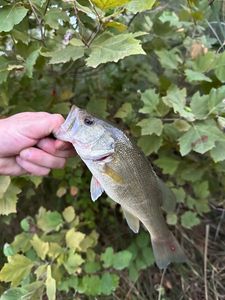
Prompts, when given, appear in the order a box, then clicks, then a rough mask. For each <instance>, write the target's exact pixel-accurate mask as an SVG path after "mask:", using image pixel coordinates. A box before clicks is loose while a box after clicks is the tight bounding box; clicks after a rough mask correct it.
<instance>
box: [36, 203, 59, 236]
mask: <svg viewBox="0 0 225 300" xmlns="http://www.w3.org/2000/svg"><path fill="white" fill-rule="evenodd" d="M62 224H63V220H62V217H61V215H60V214H59V213H58V212H57V211H46V209H45V208H43V207H41V208H40V209H39V213H38V215H37V225H38V227H39V228H40V229H42V230H43V231H44V232H46V233H48V232H51V231H57V230H59V229H60V228H61V227H62Z"/></svg>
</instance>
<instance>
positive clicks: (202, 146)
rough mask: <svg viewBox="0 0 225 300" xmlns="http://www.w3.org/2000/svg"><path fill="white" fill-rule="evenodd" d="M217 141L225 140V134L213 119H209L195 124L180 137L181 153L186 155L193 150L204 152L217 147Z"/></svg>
mask: <svg viewBox="0 0 225 300" xmlns="http://www.w3.org/2000/svg"><path fill="white" fill-rule="evenodd" d="M217 141H224V135H223V133H222V132H221V131H220V130H219V129H218V127H217V126H216V123H215V122H214V121H213V120H208V121H205V122H202V123H199V124H196V125H193V126H192V127H191V129H190V130H188V131H187V132H186V133H185V134H183V135H182V136H181V137H180V138H179V144H180V153H181V155H182V156H184V155H187V154H188V153H189V152H190V151H191V150H193V151H195V152H198V153H201V154H203V153H205V152H207V151H208V150H210V149H212V148H213V147H215V142H217Z"/></svg>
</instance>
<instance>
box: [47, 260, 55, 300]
mask: <svg viewBox="0 0 225 300" xmlns="http://www.w3.org/2000/svg"><path fill="white" fill-rule="evenodd" d="M45 285H46V294H47V297H48V300H55V299H56V281H55V279H54V278H53V277H52V270H51V266H48V267H47V278H46V282H45Z"/></svg>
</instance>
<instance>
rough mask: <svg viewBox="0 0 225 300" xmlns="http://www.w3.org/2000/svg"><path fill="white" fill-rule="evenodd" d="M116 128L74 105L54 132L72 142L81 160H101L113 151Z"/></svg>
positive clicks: (117, 132) (61, 138)
mask: <svg viewBox="0 0 225 300" xmlns="http://www.w3.org/2000/svg"><path fill="white" fill-rule="evenodd" d="M121 134H122V131H120V130H119V129H118V128H116V127H114V126H113V125H111V124H109V123H108V122H106V121H104V120H101V119H99V118H97V117H95V116H93V115H91V114H89V113H88V112H86V111H85V110H83V109H80V108H78V107H76V106H73V107H72V108H71V111H70V112H69V114H68V116H67V118H66V120H65V122H64V123H63V124H62V125H61V127H60V128H59V130H58V131H57V132H56V133H55V136H56V138H58V139H60V140H63V141H68V142H70V143H72V144H73V145H74V147H75V149H76V151H77V153H78V154H79V156H80V157H81V158H82V159H83V160H87V159H89V160H96V161H97V160H99V161H100V160H102V159H103V158H104V157H106V156H110V155H111V154H113V153H114V151H115V141H116V139H117V138H118V137H119V136H120V135H121Z"/></svg>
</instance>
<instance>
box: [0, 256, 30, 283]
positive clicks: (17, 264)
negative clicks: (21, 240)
mask: <svg viewBox="0 0 225 300" xmlns="http://www.w3.org/2000/svg"><path fill="white" fill-rule="evenodd" d="M33 265H34V263H33V262H32V261H31V260H30V259H28V258H27V257H25V256H24V255H20V254H16V255H14V256H10V257H9V261H8V263H5V264H4V266H3V268H2V269H1V271H0V281H5V282H11V283H12V286H18V285H19V283H20V282H21V281H22V280H23V279H24V278H25V277H26V276H28V275H29V273H30V271H31V268H32V267H33ZM15 270H16V272H15Z"/></svg>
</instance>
